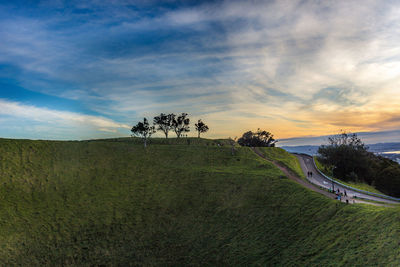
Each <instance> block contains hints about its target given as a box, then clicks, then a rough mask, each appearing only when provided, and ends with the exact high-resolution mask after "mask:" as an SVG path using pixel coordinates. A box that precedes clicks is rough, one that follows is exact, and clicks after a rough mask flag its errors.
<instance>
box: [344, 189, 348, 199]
mask: <svg viewBox="0 0 400 267" xmlns="http://www.w3.org/2000/svg"><path fill="white" fill-rule="evenodd" d="M344 196H346V197H347V192H346V189H345V190H344Z"/></svg>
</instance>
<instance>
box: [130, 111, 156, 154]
mask: <svg viewBox="0 0 400 267" xmlns="http://www.w3.org/2000/svg"><path fill="white" fill-rule="evenodd" d="M154 128H155V127H154V126H150V125H149V122H148V121H147V119H146V118H143V122H138V123H137V124H136V125H135V126H133V127H132V129H131V132H132V135H133V136H137V137H140V138H142V139H143V143H144V147H146V146H147V139H148V138H149V137H150V136H151V135H152V134H153V133H155V132H156V131H155V129H154Z"/></svg>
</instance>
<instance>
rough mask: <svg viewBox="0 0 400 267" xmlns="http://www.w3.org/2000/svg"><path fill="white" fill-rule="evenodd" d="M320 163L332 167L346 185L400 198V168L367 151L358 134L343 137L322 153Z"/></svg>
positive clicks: (333, 172)
mask: <svg viewBox="0 0 400 267" xmlns="http://www.w3.org/2000/svg"><path fill="white" fill-rule="evenodd" d="M318 154H319V156H318V160H319V161H320V162H321V163H323V164H325V165H327V166H332V174H333V176H335V177H338V178H340V179H341V180H343V181H345V182H356V183H366V184H368V185H371V186H372V187H375V188H376V189H377V190H379V191H381V192H383V193H384V194H387V195H390V196H394V197H400V165H399V164H397V162H394V161H392V160H390V159H387V158H384V157H381V156H377V155H375V154H373V153H371V152H369V151H368V150H367V147H366V146H365V145H364V143H363V142H362V141H361V140H360V139H359V138H358V137H357V135H356V134H347V133H341V134H339V135H334V136H332V137H330V138H329V144H328V145H323V146H321V147H320V148H319V149H318Z"/></svg>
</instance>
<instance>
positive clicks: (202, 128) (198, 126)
mask: <svg viewBox="0 0 400 267" xmlns="http://www.w3.org/2000/svg"><path fill="white" fill-rule="evenodd" d="M195 127H196V131H197V132H198V136H197V137H198V138H200V134H201V133H205V132H207V131H208V126H207V125H206V124H205V123H204V122H202V121H201V120H198V121H197V123H196V124H195Z"/></svg>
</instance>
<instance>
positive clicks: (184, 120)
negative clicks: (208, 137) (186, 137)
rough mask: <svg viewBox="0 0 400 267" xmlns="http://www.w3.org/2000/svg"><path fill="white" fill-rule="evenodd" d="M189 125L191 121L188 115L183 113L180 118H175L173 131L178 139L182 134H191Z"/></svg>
mask: <svg viewBox="0 0 400 267" xmlns="http://www.w3.org/2000/svg"><path fill="white" fill-rule="evenodd" d="M189 123H190V120H189V118H188V114H187V113H182V114H181V115H179V116H178V117H174V118H173V120H172V129H173V130H174V132H175V133H176V136H177V137H178V138H180V137H181V135H182V133H185V132H190V127H189Z"/></svg>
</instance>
